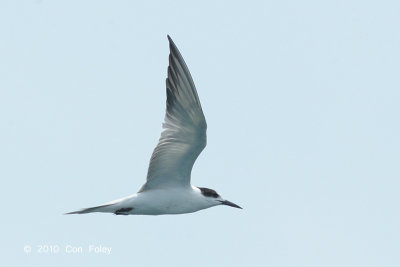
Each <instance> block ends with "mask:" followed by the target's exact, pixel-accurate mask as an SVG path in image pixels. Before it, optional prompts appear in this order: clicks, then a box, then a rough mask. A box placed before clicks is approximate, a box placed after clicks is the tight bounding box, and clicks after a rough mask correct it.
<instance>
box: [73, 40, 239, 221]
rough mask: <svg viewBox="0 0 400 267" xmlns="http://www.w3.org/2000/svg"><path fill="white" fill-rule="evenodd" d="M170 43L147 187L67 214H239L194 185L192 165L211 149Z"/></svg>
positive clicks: (214, 194) (181, 63) (189, 79)
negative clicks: (220, 209)
mask: <svg viewBox="0 0 400 267" xmlns="http://www.w3.org/2000/svg"><path fill="white" fill-rule="evenodd" d="M168 40H169V48H170V54H169V66H168V77H167V79H166V87H167V108H166V113H165V118H164V123H163V128H164V130H163V131H162V133H161V137H160V139H159V142H158V144H157V146H156V148H155V149H154V151H153V154H152V156H151V159H150V165H149V168H148V173H147V180H146V183H145V184H144V185H143V186H142V187H141V188H140V189H139V191H138V192H137V193H136V194H133V195H131V196H128V197H125V198H121V199H117V200H114V201H111V202H108V203H105V204H103V205H100V206H97V207H91V208H85V209H82V210H78V211H73V212H69V213H66V214H85V213H92V212H105V213H113V214H116V215H134V214H141V215H162V214H183V213H191V212H196V211H199V210H202V209H207V208H210V207H213V206H217V205H227V206H231V207H235V208H240V209H241V207H239V206H238V205H236V204H234V203H232V202H230V201H228V200H226V199H223V198H222V197H221V196H220V195H219V194H218V193H217V192H216V191H215V190H213V189H209V188H205V187H196V186H192V185H191V184H190V176H191V171H192V167H193V164H194V162H195V161H196V159H197V157H198V156H199V155H200V153H201V151H202V150H203V149H204V147H205V146H206V143H207V137H206V130H207V123H206V120H205V117H204V114H203V110H202V108H201V104H200V100H199V97H198V95H197V91H196V87H195V85H194V83H193V80H192V77H191V75H190V72H189V69H188V68H187V66H186V63H185V61H184V60H183V58H182V55H181V53H180V52H179V50H178V48H177V47H176V45H175V44H174V42H173V41H172V39H171V37H169V36H168Z"/></svg>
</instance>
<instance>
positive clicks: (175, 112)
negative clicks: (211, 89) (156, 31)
mask: <svg viewBox="0 0 400 267" xmlns="http://www.w3.org/2000/svg"><path fill="white" fill-rule="evenodd" d="M168 40H169V47H170V55H169V66H168V77H167V79H166V87H167V103H166V104H167V108H166V112H165V118H164V123H163V128H164V130H163V132H162V133H161V137H160V140H159V142H158V144H157V146H156V148H155V149H154V151H153V154H152V156H151V159H150V165H149V169H148V173H147V181H146V183H145V184H144V185H143V186H142V188H141V189H140V191H139V192H141V191H145V190H148V189H154V188H157V187H165V186H190V175H191V171H192V167H193V164H194V162H195V161H196V159H197V157H198V156H199V155H200V153H201V151H202V150H203V149H204V147H205V146H206V143H207V137H206V130H207V123H206V120H205V117H204V114H203V110H202V108H201V104H200V100H199V97H198V95H197V91H196V87H195V85H194V83H193V79H192V76H191V75H190V72H189V69H188V67H187V66H186V63H185V61H184V60H183V58H182V55H181V54H180V52H179V50H178V48H177V47H176V45H175V44H174V42H173V41H172V39H171V38H170V37H169V36H168Z"/></svg>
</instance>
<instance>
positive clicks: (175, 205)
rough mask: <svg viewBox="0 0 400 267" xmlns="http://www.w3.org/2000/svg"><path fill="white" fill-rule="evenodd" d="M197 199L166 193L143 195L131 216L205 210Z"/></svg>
mask: <svg viewBox="0 0 400 267" xmlns="http://www.w3.org/2000/svg"><path fill="white" fill-rule="evenodd" d="M195 200H196V199H193V198H191V196H190V195H186V194H182V193H179V194H177V193H176V194H170V193H169V192H168V193H164V192H151V193H150V192H149V193H148V194H146V193H144V192H143V193H141V196H140V199H139V198H138V199H136V201H135V203H134V208H133V210H132V211H131V212H130V213H131V214H141V215H162V214H182V213H191V212H195V211H198V210H201V209H204V208H206V207H204V206H203V205H201V204H200V203H197V202H196V201H195Z"/></svg>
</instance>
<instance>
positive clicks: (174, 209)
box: [97, 186, 218, 215]
mask: <svg viewBox="0 0 400 267" xmlns="http://www.w3.org/2000/svg"><path fill="white" fill-rule="evenodd" d="M107 204H112V205H110V206H106V207H103V208H99V209H98V210H97V212H110V213H115V212H116V211H117V210H119V209H127V208H132V210H131V211H127V212H124V214H126V215H128V214H138V215H162V214H182V213H191V212H195V211H198V210H202V209H206V208H210V207H213V206H216V205H218V204H217V203H216V202H215V201H212V200H211V199H208V198H205V197H204V196H203V195H202V194H201V192H200V190H199V189H198V188H197V187H194V186H191V187H168V188H165V189H164V188H162V189H153V190H149V191H143V192H140V193H136V194H133V195H131V196H128V197H125V198H122V199H119V200H115V201H112V202H109V203H107Z"/></svg>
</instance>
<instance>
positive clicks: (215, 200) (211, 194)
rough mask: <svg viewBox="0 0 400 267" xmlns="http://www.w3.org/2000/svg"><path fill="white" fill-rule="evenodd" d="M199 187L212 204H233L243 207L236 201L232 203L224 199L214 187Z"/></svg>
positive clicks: (235, 206)
mask: <svg viewBox="0 0 400 267" xmlns="http://www.w3.org/2000/svg"><path fill="white" fill-rule="evenodd" d="M198 189H200V192H201V194H202V195H203V197H205V198H206V199H207V201H208V202H210V204H213V205H212V206H217V205H226V206H231V207H234V208H238V209H241V207H240V206H238V205H236V204H235V203H232V202H230V201H228V200H226V199H223V198H222V197H221V196H220V195H218V193H217V192H216V191H215V190H213V189H209V188H205V187H198Z"/></svg>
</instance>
